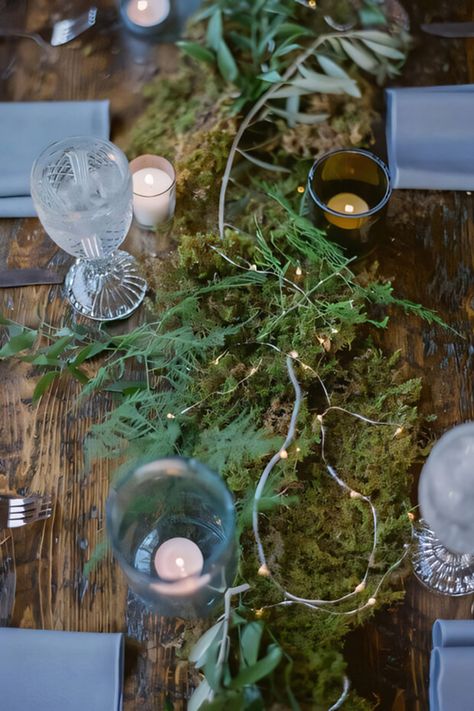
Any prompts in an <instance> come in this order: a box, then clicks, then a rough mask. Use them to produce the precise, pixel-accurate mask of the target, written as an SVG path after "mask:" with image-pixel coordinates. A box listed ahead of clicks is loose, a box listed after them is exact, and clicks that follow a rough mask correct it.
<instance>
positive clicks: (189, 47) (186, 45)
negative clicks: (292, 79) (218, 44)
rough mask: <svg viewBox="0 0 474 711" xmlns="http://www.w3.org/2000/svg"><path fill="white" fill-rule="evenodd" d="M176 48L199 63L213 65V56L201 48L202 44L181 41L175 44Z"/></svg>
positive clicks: (204, 48)
mask: <svg viewBox="0 0 474 711" xmlns="http://www.w3.org/2000/svg"><path fill="white" fill-rule="evenodd" d="M176 46H177V47H179V48H180V49H181V50H182V51H183V52H185V53H186V54H188V55H189V56H190V57H192V58H193V59H197V60H198V61H200V62H207V63H208V64H214V61H215V56H214V55H213V53H212V52H211V51H210V50H209V49H207V48H206V47H203V46H202V44H198V43H197V42H188V41H186V40H181V41H179V42H176Z"/></svg>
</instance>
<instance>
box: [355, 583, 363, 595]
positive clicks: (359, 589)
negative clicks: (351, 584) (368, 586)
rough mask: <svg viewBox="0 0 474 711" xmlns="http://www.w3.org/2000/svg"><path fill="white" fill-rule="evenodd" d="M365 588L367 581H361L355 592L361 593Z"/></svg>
mask: <svg viewBox="0 0 474 711" xmlns="http://www.w3.org/2000/svg"><path fill="white" fill-rule="evenodd" d="M364 590H365V583H364V582H363V581H362V582H361V583H359V585H357V586H356V587H355V589H354V592H356V593H360V592H363V591H364Z"/></svg>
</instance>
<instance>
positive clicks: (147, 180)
mask: <svg viewBox="0 0 474 711" xmlns="http://www.w3.org/2000/svg"><path fill="white" fill-rule="evenodd" d="M141 1H142V2H144V3H145V6H146V5H147V4H148V3H147V1H146V0H141ZM138 4H140V2H139V3H138ZM141 9H142V10H144V9H145V8H141ZM143 180H144V181H145V183H146V184H147V185H153V183H154V182H155V179H154V178H153V176H152V174H151V173H147V174H146V175H145V177H144V178H143Z"/></svg>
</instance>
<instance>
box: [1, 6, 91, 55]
mask: <svg viewBox="0 0 474 711" xmlns="http://www.w3.org/2000/svg"><path fill="white" fill-rule="evenodd" d="M96 18H97V8H96V7H91V8H89V10H86V12H83V13H82V15H79V16H78V17H73V18H71V19H68V20H59V21H58V22H56V23H55V24H54V25H53V28H52V31H51V39H50V40H49V41H47V40H45V39H44V37H42V36H41V35H40V34H38V33H37V32H24V31H23V30H15V29H0V37H26V38H28V39H32V40H33V41H34V42H36V44H37V45H39V46H40V47H42V48H43V49H48V50H49V49H50V47H59V46H60V45H62V44H66V43H67V42H71V40H73V39H75V38H76V37H78V36H79V35H80V34H82V33H83V32H85V31H86V30H88V29H89V28H90V27H92V26H93V25H95V21H96Z"/></svg>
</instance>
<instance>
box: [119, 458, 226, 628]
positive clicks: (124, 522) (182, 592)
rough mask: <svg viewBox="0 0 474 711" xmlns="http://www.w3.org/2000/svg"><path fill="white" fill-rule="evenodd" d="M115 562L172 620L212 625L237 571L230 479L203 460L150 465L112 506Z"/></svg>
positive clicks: (123, 486)
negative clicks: (226, 480) (199, 619)
mask: <svg viewBox="0 0 474 711" xmlns="http://www.w3.org/2000/svg"><path fill="white" fill-rule="evenodd" d="M106 517H107V530H108V535H109V538H110V540H111V543H112V550H113V553H114V556H115V558H116V560H117V562H118V563H119V565H120V566H121V568H122V570H123V571H124V573H125V575H126V577H127V579H128V582H129V585H130V588H131V589H132V590H133V591H134V592H135V593H136V594H137V595H138V597H139V598H140V599H141V600H143V602H144V603H145V604H146V605H148V606H149V607H151V608H153V609H154V610H155V611H156V612H158V613H159V614H160V615H163V616H167V617H185V618H193V617H205V616H207V615H208V614H209V613H210V612H211V611H212V610H213V609H214V608H215V607H216V606H217V605H218V604H219V602H222V600H223V596H224V593H225V591H226V589H227V588H228V587H230V586H231V585H232V582H233V578H234V576H235V572H236V567H237V544H236V534H235V507H234V502H233V498H232V495H231V493H230V491H229V490H228V489H227V487H226V485H225V483H224V481H223V479H222V478H221V477H220V476H219V475H218V474H216V473H215V472H213V471H212V470H210V469H209V468H208V467H207V466H205V465H204V464H202V463H201V462H198V461H197V460H195V459H185V458H182V457H168V458H164V459H157V460H155V461H152V462H148V463H146V464H142V465H140V466H138V467H137V468H135V469H133V470H132V471H130V472H129V473H128V474H127V475H126V476H125V477H124V478H122V479H121V480H120V481H119V482H118V483H117V484H116V485H115V486H113V487H112V489H111V491H110V493H109V497H108V499H107V504H106Z"/></svg>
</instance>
